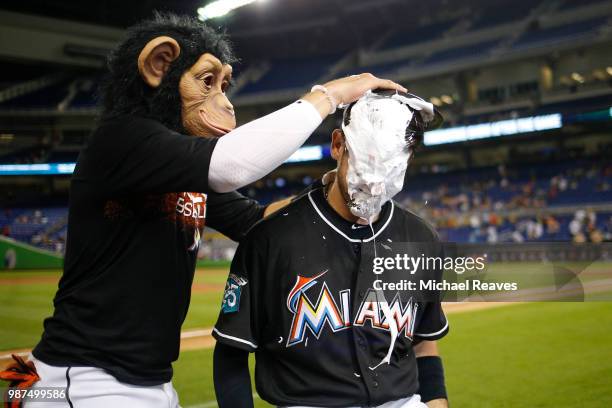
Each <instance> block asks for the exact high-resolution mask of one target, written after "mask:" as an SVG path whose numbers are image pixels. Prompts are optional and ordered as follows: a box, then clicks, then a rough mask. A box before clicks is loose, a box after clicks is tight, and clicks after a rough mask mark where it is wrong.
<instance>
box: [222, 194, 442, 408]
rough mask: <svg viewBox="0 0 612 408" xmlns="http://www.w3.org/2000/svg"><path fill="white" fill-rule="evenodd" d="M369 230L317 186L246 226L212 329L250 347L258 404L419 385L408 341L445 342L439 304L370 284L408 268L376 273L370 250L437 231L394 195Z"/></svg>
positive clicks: (389, 397) (361, 397)
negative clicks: (334, 206) (400, 204)
mask: <svg viewBox="0 0 612 408" xmlns="http://www.w3.org/2000/svg"><path fill="white" fill-rule="evenodd" d="M372 227H373V231H372V230H371V229H370V227H369V226H360V225H355V224H352V223H350V222H348V221H346V220H344V219H343V218H342V217H340V215H338V214H337V213H336V212H335V211H334V210H333V209H332V208H331V207H330V206H329V204H328V203H327V200H326V199H325V197H324V195H323V191H322V189H320V188H319V189H316V190H313V191H311V192H309V193H308V194H306V195H305V196H303V197H301V198H299V199H297V200H296V201H294V202H293V203H292V204H291V205H289V206H288V207H286V208H284V209H282V210H280V211H278V212H277V213H276V214H274V215H273V216H272V217H270V218H269V219H266V220H263V221H261V222H260V223H258V224H256V225H255V227H254V228H253V229H252V230H251V231H250V232H249V233H248V234H247V236H246V238H245V239H244V240H243V241H242V242H241V244H240V246H239V248H238V251H237V253H236V255H235V257H234V261H233V262H232V267H231V271H230V275H229V278H228V281H227V285H226V290H225V294H224V299H223V304H222V310H221V312H220V314H219V318H218V321H217V324H216V326H215V328H214V330H213V335H214V336H215V338H216V339H217V340H218V341H220V342H222V343H224V344H228V345H230V346H234V347H237V348H241V349H244V350H248V351H252V352H255V354H256V369H255V373H256V374H255V378H256V386H257V391H258V393H259V395H260V396H261V397H262V398H263V399H264V400H266V401H268V402H270V403H272V404H276V405H279V406H291V405H302V406H304V405H307V406H326V407H331V406H334V407H335V406H338V407H339V406H370V405H379V404H382V403H384V402H387V401H393V400H397V399H400V398H404V397H408V396H411V395H412V394H414V393H416V391H417V390H418V380H417V366H416V358H415V355H414V352H413V348H412V346H413V345H414V343H415V342H417V341H420V340H423V339H425V340H436V339H439V338H441V337H443V336H444V335H445V334H446V333H447V331H448V323H447V320H446V317H445V316H444V313H443V311H442V308H441V304H440V302H439V299H438V300H437V301H435V302H430V301H428V302H422V301H417V300H415V299H414V298H413V296H412V295H408V292H405V291H389V290H384V291H382V293H381V292H380V291H378V290H375V289H374V281H375V280H384V281H385V282H396V281H397V282H399V281H401V280H403V279H411V275H410V274H408V273H406V272H405V271H397V270H396V271H385V272H384V273H383V274H380V275H377V274H375V273H373V268H372V262H373V258H374V257H375V245H376V256H379V257H380V256H382V255H383V254H384V251H387V250H388V248H389V245H391V244H392V243H399V242H419V243H423V242H433V243H436V244H437V243H438V238H437V235H436V234H435V232H433V230H432V229H431V228H430V227H429V226H428V225H427V224H426V223H425V222H424V221H423V220H421V219H420V218H419V217H417V216H416V215H414V214H412V213H410V212H407V211H405V210H402V209H401V208H399V207H398V206H397V205H396V204H395V203H393V202H389V203H387V204H386V205H384V206H383V209H382V211H381V214H380V217H379V219H378V221H377V222H375V223H374V224H373V225H372ZM437 247H438V248H439V246H437ZM431 248H432V250H431V251H430V252H433V251H436V250H435V249H433V248H436V245H433V246H431ZM424 255H428V256H434V255H439V254H438V253H435V254H433V253H427V254H424ZM440 273H441V272H440ZM436 274H437V272H436ZM381 297H382V299H381ZM385 300H386V306H388V309H387V312H385V310H383V304H385V303H384V301H385ZM388 313H391V314H390V315H389V314H388ZM385 316H393V319H394V320H395V322H396V325H394V327H395V328H397V329H398V336H397V337H396V339H395V342H394V344H393V348H392V349H391V335H390V331H391V329H390V325H389V324H388V323H387V320H386V317H385ZM390 349H391V351H392V354H391V358H390V363H389V364H387V363H386V362H383V359H385V357H386V356H387V354H388V352H389V350H390Z"/></svg>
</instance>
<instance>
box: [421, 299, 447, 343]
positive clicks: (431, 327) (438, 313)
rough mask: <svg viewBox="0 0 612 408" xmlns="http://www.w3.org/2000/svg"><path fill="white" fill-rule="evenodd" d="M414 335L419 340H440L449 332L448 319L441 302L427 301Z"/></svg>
mask: <svg viewBox="0 0 612 408" xmlns="http://www.w3.org/2000/svg"><path fill="white" fill-rule="evenodd" d="M422 306H423V307H424V309H423V313H422V315H421V319H420V320H419V324H418V326H417V327H416V328H415V330H414V336H415V337H416V338H417V339H419V340H438V339H441V338H442V337H444V336H446V334H447V333H448V328H449V327H448V320H447V319H446V315H445V314H444V311H443V310H442V303H440V302H426V303H423V304H422Z"/></svg>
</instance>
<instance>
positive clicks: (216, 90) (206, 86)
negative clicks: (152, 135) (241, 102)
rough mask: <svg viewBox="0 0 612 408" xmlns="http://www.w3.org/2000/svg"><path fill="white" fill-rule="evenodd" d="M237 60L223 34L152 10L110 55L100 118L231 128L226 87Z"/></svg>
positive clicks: (180, 128) (186, 128)
mask: <svg viewBox="0 0 612 408" xmlns="http://www.w3.org/2000/svg"><path fill="white" fill-rule="evenodd" d="M235 61H236V59H235V57H234V55H233V52H232V50H231V47H230V44H229V42H228V40H227V39H226V37H225V35H224V34H220V33H218V32H217V31H215V30H213V29H211V28H210V27H208V26H206V25H204V24H203V23H201V22H199V21H198V20H196V19H195V18H191V17H179V16H176V15H173V14H161V13H156V14H155V16H154V18H153V19H152V20H148V21H145V22H143V23H141V24H139V25H137V26H135V27H133V28H131V29H130V30H129V31H128V36H127V38H126V39H125V41H124V42H122V43H121V44H120V45H119V46H118V47H117V48H116V49H115V50H114V51H113V53H112V54H111V56H110V58H109V61H108V68H109V76H108V78H107V80H106V82H105V84H104V86H103V87H102V102H103V117H113V116H119V115H125V114H138V115H141V116H145V117H150V118H153V119H156V120H158V121H160V122H162V123H163V124H164V125H166V126H167V127H168V128H170V129H172V130H175V131H177V132H182V133H186V134H190V135H194V136H222V135H224V134H226V133H227V132H229V131H230V130H232V129H234V128H235V127H236V118H235V116H234V109H233V106H232V104H231V103H230V101H229V100H228V98H227V96H226V95H225V91H226V90H227V88H228V86H229V85H230V82H231V77H232V66H231V65H230V64H231V63H233V62H235Z"/></svg>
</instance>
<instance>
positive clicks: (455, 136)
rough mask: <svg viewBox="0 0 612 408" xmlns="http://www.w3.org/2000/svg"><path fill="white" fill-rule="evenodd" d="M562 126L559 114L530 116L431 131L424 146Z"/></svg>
mask: <svg viewBox="0 0 612 408" xmlns="http://www.w3.org/2000/svg"><path fill="white" fill-rule="evenodd" d="M562 126H563V119H562V116H561V114H560V113H553V114H550V115H542V116H530V117H527V118H518V119H508V120H500V121H497V122H485V123H479V124H476V125H469V126H457V127H450V128H446V129H437V130H432V131H430V132H426V133H425V140H424V144H425V145H426V146H434V145H439V144H445V143H455V142H468V141H470V140H478V139H487V138H491V137H499V136H510V135H518V134H521V133H531V132H540V131H543V130H552V129H559V128H561V127H562Z"/></svg>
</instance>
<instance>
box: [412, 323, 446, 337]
mask: <svg viewBox="0 0 612 408" xmlns="http://www.w3.org/2000/svg"><path fill="white" fill-rule="evenodd" d="M446 329H448V319H447V320H446V324H445V325H444V327H443V328H441V329H440V330H438V331H437V332H435V333H414V335H415V336H419V337H434V336H437V335H438V334H442V333H444V331H445V330H446Z"/></svg>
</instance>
